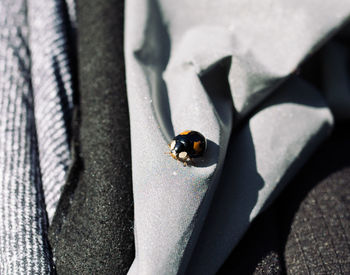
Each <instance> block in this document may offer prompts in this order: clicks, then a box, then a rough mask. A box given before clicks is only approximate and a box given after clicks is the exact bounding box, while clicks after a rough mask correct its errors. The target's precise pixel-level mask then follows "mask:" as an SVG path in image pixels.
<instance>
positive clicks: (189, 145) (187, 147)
mask: <svg viewBox="0 0 350 275" xmlns="http://www.w3.org/2000/svg"><path fill="white" fill-rule="evenodd" d="M169 148H170V155H171V156H172V157H173V158H174V159H176V160H179V161H181V162H183V163H184V165H187V162H191V161H192V158H198V157H201V156H202V155H203V154H204V152H205V151H206V150H207V140H206V139H205V137H204V136H203V135H202V134H201V133H199V132H196V131H192V130H187V131H184V132H182V133H180V134H179V135H177V136H176V137H174V138H173V139H172V141H171V142H170V144H169Z"/></svg>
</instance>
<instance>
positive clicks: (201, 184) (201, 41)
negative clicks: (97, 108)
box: [125, 0, 350, 274]
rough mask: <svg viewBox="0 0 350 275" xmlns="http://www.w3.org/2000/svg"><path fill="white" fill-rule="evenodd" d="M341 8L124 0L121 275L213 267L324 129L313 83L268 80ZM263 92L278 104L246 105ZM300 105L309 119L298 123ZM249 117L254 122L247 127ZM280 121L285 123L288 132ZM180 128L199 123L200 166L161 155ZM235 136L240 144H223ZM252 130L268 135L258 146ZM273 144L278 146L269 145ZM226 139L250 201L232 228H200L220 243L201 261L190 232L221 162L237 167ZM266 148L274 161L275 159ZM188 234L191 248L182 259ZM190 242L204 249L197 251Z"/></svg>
mask: <svg viewBox="0 0 350 275" xmlns="http://www.w3.org/2000/svg"><path fill="white" fill-rule="evenodd" d="M316 11H317V12H316ZM331 14H332V16H331ZM334 14H336V16H333V15H334ZM349 14H350V7H349V5H347V4H346V1H341V2H337V3H333V2H331V1H327V2H323V3H322V5H320V4H319V3H318V2H317V1H311V2H308V3H305V2H303V1H296V2H293V3H290V2H288V1H282V2H281V1H270V3H269V5H266V3H254V4H253V3H250V2H244V3H243V2H240V1H234V2H232V1H224V0H223V1H219V2H217V1H216V2H215V3H208V2H196V3H193V2H191V1H186V0H184V1H177V2H173V1H167V0H159V1H157V0H149V1H145V2H142V3H138V2H137V1H129V2H128V3H127V6H126V28H125V32H126V34H125V37H126V38H125V50H126V74H127V87H128V100H129V110H130V118H131V140H132V159H133V188H134V189H133V191H134V201H135V239H136V240H135V242H136V258H135V261H134V263H133V266H132V268H131V269H130V271H129V274H154V273H157V274H183V273H185V272H186V268H189V270H193V271H194V272H197V271H198V274H203V272H204V271H205V273H207V272H211V273H215V271H217V269H218V268H219V266H220V264H221V263H222V262H223V261H224V259H225V258H226V257H227V255H228V253H229V251H230V249H232V248H233V247H234V245H235V243H236V242H237V240H238V239H239V238H240V236H241V235H242V234H243V233H244V231H245V230H246V228H247V226H248V225H249V223H250V222H251V220H252V219H253V218H254V217H255V216H256V215H257V213H259V212H260V211H261V210H262V209H263V208H264V205H267V204H268V203H269V201H270V200H273V199H274V198H275V196H276V195H277V194H278V192H279V191H280V189H281V188H282V187H283V186H284V185H285V184H286V182H288V180H289V179H290V176H291V175H293V174H294V173H296V171H297V170H298V169H299V167H300V165H302V163H303V161H304V160H305V159H304V158H307V157H308V156H309V155H310V154H311V152H312V151H313V150H314V149H315V147H316V146H317V145H318V144H320V142H321V141H322V140H323V139H324V138H325V137H326V136H327V134H328V133H329V131H330V128H331V125H332V123H333V122H332V121H333V120H332V116H331V114H330V112H329V110H328V109H327V107H326V105H325V103H324V102H323V101H322V98H321V97H320V96H319V95H317V92H315V91H314V90H313V89H312V88H310V87H306V86H307V85H306V86H305V85H304V84H302V83H301V84H300V83H299V82H298V80H295V79H294V78H293V80H291V81H290V87H289V86H287V87H286V86H283V88H281V89H280V88H279V87H280V85H282V83H283V82H284V81H286V79H287V77H288V76H290V75H291V74H293V73H294V72H295V71H296V69H297V67H298V66H299V64H300V63H301V62H302V61H303V60H304V59H305V58H306V57H307V56H309V55H311V54H312V53H313V52H314V51H315V50H316V49H317V48H318V47H320V46H321V45H322V43H324V41H326V40H327V39H328V38H329V37H330V36H331V35H332V34H333V33H334V32H335V31H337V30H338V29H339V28H340V27H341V26H342V25H343V24H344V23H345V22H346V21H347V20H348V18H349ZM285 89H287V92H284V90H285ZM299 89H301V90H305V91H307V93H308V94H307V95H303V94H302V93H300V91H299ZM273 93H277V94H278V93H282V94H281V95H280V96H281V97H282V98H283V97H285V100H286V102H285V104H280V105H278V104H277V105H278V107H276V108H275V109H274V108H272V107H271V108H266V110H265V111H266V113H265V112H264V111H259V112H258V113H256V109H257V108H259V106H260V105H261V104H262V102H263V101H264V100H269V97H270V96H273ZM285 93H286V94H285ZM294 94H295V95H294ZM277 96H278V95H277ZM288 100H291V101H290V102H289V101H288ZM313 104H316V106H313ZM264 106H265V107H266V105H264ZM259 110H262V109H260V108H259ZM269 110H271V113H269ZM274 110H275V111H274ZM265 114H266V117H265ZM298 114H300V116H298ZM275 115H276V116H278V117H277V118H276V123H275V124H273V122H274V118H273V116H275ZM250 116H252V118H251V120H249V118H250ZM288 116H290V117H288ZM303 116H306V117H307V119H305V120H308V119H310V120H309V121H308V122H307V121H303V123H300V124H299V122H300V121H301V120H303ZM250 121H252V122H255V121H259V122H255V124H254V127H256V129H254V131H253V130H252V132H251V134H250V135H249V133H248V132H249V126H248V125H249V123H250ZM277 122H278V123H277ZM285 122H286V123H290V124H291V126H294V127H295V129H294V130H295V131H294V132H292V133H291V135H290V136H288V134H289V131H288V125H284V123H285ZM270 124H272V125H270ZM247 127H248V128H247ZM264 127H265V128H266V129H269V130H266V129H263V128H264ZM274 127H276V128H274ZM188 129H191V130H198V131H200V132H201V133H202V134H204V135H205V136H206V137H207V138H208V140H209V141H211V146H209V147H208V152H207V154H206V155H205V157H204V158H203V165H202V164H201V162H200V161H198V163H197V165H196V164H195V165H194V166H193V167H182V165H181V163H176V162H175V161H174V160H173V159H171V158H170V157H169V156H167V155H166V154H164V153H166V152H167V151H168V148H167V143H168V142H170V140H171V138H172V137H173V136H174V135H176V134H178V133H179V132H181V131H183V130H188ZM232 129H233V132H232V135H233V136H232V139H231V140H230V135H231V131H232ZM247 129H248V130H247ZM279 130H281V131H282V132H283V133H281V137H278V131H279ZM264 131H266V133H265V134H266V135H264V134H262V133H264ZM140 133H142V134H140ZM240 135H241V137H240V138H241V139H242V141H241V142H242V143H240V144H238V143H237V144H235V137H236V136H240ZM283 135H286V136H287V138H286V141H284V140H283V139H282V136H283ZM256 138H257V139H260V140H258V141H257V140H256ZM243 139H245V142H243ZM261 139H266V140H269V142H270V144H269V145H268V147H264V142H263V140H261ZM249 141H250V142H249ZM247 143H249V144H250V146H248V145H249V144H248V145H247ZM274 143H276V144H274ZM228 144H229V145H228ZM240 145H242V146H241V147H240ZM244 145H247V146H248V147H249V148H250V149H249V148H248V149H249V150H248V149H247V150H248V152H253V151H255V149H256V150H259V148H256V146H261V148H262V149H261V150H262V151H264V153H260V152H257V156H256V159H255V157H253V159H249V156H245V155H244V150H243V148H244ZM274 145H276V146H277V147H278V148H279V149H280V151H278V150H276V151H274V150H273V149H272V148H273V146H274ZM227 146H228V148H234V147H235V146H237V152H236V154H237V155H239V154H242V161H241V164H240V165H241V166H239V167H241V169H242V171H241V172H242V173H246V174H249V171H250V172H251V173H252V175H251V177H252V178H250V179H249V180H248V182H249V181H251V182H252V185H253V187H252V188H253V190H255V191H254V192H253V193H254V194H255V199H253V200H251V201H250V203H251V205H250V206H249V207H248V208H249V209H250V210H249V211H251V212H249V211H248V212H247V213H246V215H244V219H246V220H245V222H243V223H242V224H241V225H240V226H242V227H240V228H237V229H233V233H231V235H232V236H231V237H230V238H228V237H227V236H226V235H230V233H228V232H226V235H224V236H222V239H220V237H219V236H218V234H216V233H214V231H215V230H213V231H210V233H208V234H207V233H201V234H207V235H205V240H206V242H211V241H213V240H218V239H220V241H219V243H221V244H222V243H224V244H225V245H227V251H225V252H224V251H223V250H222V251H220V250H219V249H213V251H215V252H213V253H218V252H220V253H218V255H215V257H213V258H215V259H216V260H217V261H215V262H216V263H213V262H211V261H209V260H208V258H209V257H210V256H209V255H211V251H209V248H208V249H207V248H203V246H202V245H201V244H200V243H201V242H204V241H203V239H202V238H201V237H200V239H198V236H199V233H200V231H201V228H202V225H203V221H204V219H205V218H206V216H207V211H208V208H209V206H210V203H211V199H212V197H213V196H214V193H215V189H216V187H217V185H218V182H219V179H220V178H219V177H220V175H221V170H222V169H224V170H223V175H225V173H228V174H229V176H228V177H232V178H234V179H236V178H235V176H234V175H232V174H231V173H229V172H228V171H236V172H237V173H236V174H237V177H239V176H238V175H240V173H239V172H240V170H239V169H240V168H238V167H237V168H235V164H234V162H232V163H227V158H226V159H225V154H226V148H227ZM228 150H229V151H230V149H228ZM269 150H270V151H269ZM269 153H270V156H268V154H269ZM274 153H275V154H279V155H278V156H277V155H274ZM247 154H248V155H249V153H247ZM299 154H300V156H299ZM269 157H270V159H269ZM275 158H276V159H275ZM277 159H278V160H279V161H280V163H281V166H278V165H277V166H275V165H276V163H277ZM141 160H142V161H141ZM251 164H252V165H253V166H251ZM226 165H227V166H226ZM223 167H224V168H223ZM225 167H226V168H225ZM249 167H250V169H249ZM235 169H238V171H237V170H235ZM244 169H246V170H244ZM225 170H226V172H225ZM256 170H259V172H256V173H255V172H254V171H256ZM260 170H261V171H260ZM244 171H246V172H244ZM262 171H264V172H262ZM268 171H270V172H268ZM273 171H274V172H273ZM264 173H267V174H264ZM235 181H236V180H235ZM222 182H225V180H224V179H223V178H221V179H220V182H219V185H224V183H222ZM238 185H239V186H240V187H239V186H238ZM255 185H257V186H255ZM245 186H246V183H245V181H244V180H243V179H242V178H239V179H237V186H235V188H237V190H243V189H244V190H245V191H243V193H242V194H239V192H238V194H235V195H234V198H235V199H236V197H235V196H241V197H240V200H237V201H240V202H242V200H244V199H245V198H247V197H246V196H248V199H247V200H248V201H249V198H250V197H249V192H248V191H247V190H246V189H245ZM254 186H255V187H254ZM259 186H260V187H259ZM264 187H265V188H264ZM240 188H242V189H240ZM260 189H261V190H260ZM259 190H260V191H259ZM226 195H227V196H224V197H225V198H224V201H223V204H225V203H227V204H230V203H231V201H232V197H230V192H228V193H227V194H226ZM242 203H243V205H242V207H243V208H244V207H245V204H244V201H243V202H242ZM231 207H233V209H231ZM240 207H241V206H240V205H238V204H237V205H233V206H232V205H230V211H233V212H235V213H236V214H233V215H231V217H230V218H232V219H233V220H234V221H233V220H232V223H233V224H234V223H235V222H237V220H236V218H234V217H237V218H238V217H239V214H238V213H239V209H240ZM227 211H228V210H226V212H227ZM211 215H213V214H211ZM207 218H208V217H207ZM230 218H227V219H230ZM214 220H215V219H214ZM222 220H224V219H222ZM228 224H230V222H228ZM212 227H213V228H214V227H215V222H213V225H212ZM215 228H216V227H215ZM216 229H218V228H216ZM231 229H232V228H230V230H231ZM223 231H225V229H223ZM203 232H209V231H207V230H204V231H203ZM214 235H215V236H214ZM211 238H212V239H211ZM227 238H228V239H227ZM235 238H237V239H236V240H235V241H232V240H233V239H235ZM225 240H228V241H227V242H226V243H225ZM197 241H198V247H200V248H196V250H195V254H194V255H193V259H191V262H190V263H189V261H190V257H191V254H192V252H193V249H194V247H195V245H196V244H197ZM213 243H214V241H213ZM225 245H224V247H225ZM208 247H210V246H208ZM228 247H230V248H228ZM197 249H198V251H200V252H198V251H197ZM224 250H225V249H224ZM201 253H204V254H205V255H206V256H199V255H202V254H201ZM203 263H204V264H203ZM201 265H202V266H201ZM206 267H207V268H208V269H205V268H206ZM202 268H203V269H202ZM201 272H202V273H201ZM190 274H191V273H190Z"/></svg>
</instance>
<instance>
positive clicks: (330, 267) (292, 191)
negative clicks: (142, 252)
mask: <svg viewBox="0 0 350 275" xmlns="http://www.w3.org/2000/svg"><path fill="white" fill-rule="evenodd" d="M348 129H349V125H348V124H346V125H338V126H337V127H336V129H335V132H334V133H333V135H332V136H331V138H330V139H329V140H328V141H327V142H326V143H325V144H324V145H322V146H321V147H320V149H319V150H318V151H317V153H316V154H315V155H314V156H313V157H312V159H311V160H310V161H309V162H308V164H307V165H305V167H304V168H303V169H302V171H301V172H300V173H299V175H298V176H297V177H296V178H295V179H294V180H293V181H292V182H291V183H290V184H289V185H288V187H286V189H285V190H284V191H283V192H282V194H281V195H280V197H279V198H278V199H277V200H276V201H275V203H273V204H272V205H271V206H270V207H269V208H268V210H267V211H265V212H264V213H262V214H261V215H260V216H259V217H257V219H256V220H255V221H254V222H253V223H252V225H251V227H250V228H249V230H248V231H247V233H246V234H245V236H244V238H243V239H242V240H241V241H240V243H239V245H238V246H237V247H236V249H235V250H234V251H233V252H232V254H231V255H230V257H229V258H228V259H227V261H226V263H225V264H224V266H223V267H222V268H221V270H220V272H219V273H218V274H252V273H254V274H283V273H285V272H287V273H290V274H349V273H350V242H349V240H350V158H349V156H350V143H349V140H350V131H349V130H348Z"/></svg>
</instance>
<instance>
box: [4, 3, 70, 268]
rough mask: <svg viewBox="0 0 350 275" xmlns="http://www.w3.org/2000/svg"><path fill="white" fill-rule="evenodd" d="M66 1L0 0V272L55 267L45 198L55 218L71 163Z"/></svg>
mask: <svg viewBox="0 0 350 275" xmlns="http://www.w3.org/2000/svg"><path fill="white" fill-rule="evenodd" d="M64 5H65V4H64V2H62V1H45V3H44V2H41V1H35V0H28V1H24V0H16V1H13V0H11V1H1V2H0V112H1V115H0V178H1V181H0V244H1V245H0V273H1V274H49V273H52V272H53V263H52V257H51V253H50V249H49V245H48V242H47V227H48V221H47V214H46V211H45V210H46V208H45V199H46V198H45V197H44V196H47V197H48V207H49V208H48V210H49V213H50V215H52V213H53V210H54V207H55V204H56V201H57V200H58V196H59V189H60V186H62V185H63V183H64V178H65V171H66V169H67V166H68V164H69V150H68V137H67V130H68V127H67V123H69V122H68V121H69V119H68V120H66V119H65V116H67V115H68V116H69V113H70V110H71V107H72V100H71V98H72V88H71V77H70V72H69V69H68V61H67V48H66V46H65V44H66V38H65V37H66V35H67V34H66V33H65V32H64V31H63V29H64V28H65V26H64V24H65V23H66V22H64V19H63V18H64V8H63V7H64ZM63 99H66V102H65V101H64V100H63ZM43 189H44V191H45V192H44V191H43ZM50 194H53V196H51V195H50ZM50 196H51V197H50Z"/></svg>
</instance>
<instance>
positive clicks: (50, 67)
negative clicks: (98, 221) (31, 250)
mask: <svg viewBox="0 0 350 275" xmlns="http://www.w3.org/2000/svg"><path fill="white" fill-rule="evenodd" d="M27 1H28V24H29V28H30V37H29V45H30V51H31V62H32V66H31V77H32V87H33V91H34V106H35V108H34V111H35V120H36V126H37V135H38V145H39V156H40V167H41V173H42V182H43V189H44V195H45V203H46V210H47V214H48V217H49V221H51V220H52V217H53V215H54V212H55V209H56V206H57V202H58V199H59V196H60V193H61V189H62V185H63V183H64V180H65V175H66V171H67V168H68V166H69V164H70V158H69V157H70V152H69V141H68V134H67V130H68V129H69V128H70V122H71V118H70V114H71V110H72V107H73V99H72V97H73V91H72V79H71V72H70V66H69V55H68V50H69V49H68V43H67V37H68V35H69V32H68V31H69V30H68V26H69V22H66V21H65V19H67V18H68V17H67V15H68V11H67V6H66V3H65V2H62V1H52V0H51V1H45V3H44V4H43V2H42V1H40V0H27ZM38 15H40V16H38Z"/></svg>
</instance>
